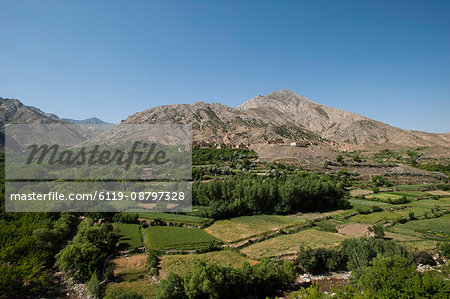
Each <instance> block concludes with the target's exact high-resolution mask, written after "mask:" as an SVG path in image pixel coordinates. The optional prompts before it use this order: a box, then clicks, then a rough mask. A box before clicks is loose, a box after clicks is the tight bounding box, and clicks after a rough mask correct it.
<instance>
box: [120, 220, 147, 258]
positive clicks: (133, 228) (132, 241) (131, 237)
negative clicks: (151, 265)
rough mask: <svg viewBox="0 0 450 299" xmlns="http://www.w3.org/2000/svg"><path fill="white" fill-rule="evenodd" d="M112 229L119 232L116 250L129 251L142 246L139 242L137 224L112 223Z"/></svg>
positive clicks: (140, 241)
mask: <svg viewBox="0 0 450 299" xmlns="http://www.w3.org/2000/svg"><path fill="white" fill-rule="evenodd" d="M114 228H115V229H118V230H119V231H120V239H119V243H118V245H117V248H118V250H121V251H122V250H131V249H134V248H139V247H142V246H144V244H142V240H141V232H140V225H139V224H128V223H119V222H116V223H114Z"/></svg>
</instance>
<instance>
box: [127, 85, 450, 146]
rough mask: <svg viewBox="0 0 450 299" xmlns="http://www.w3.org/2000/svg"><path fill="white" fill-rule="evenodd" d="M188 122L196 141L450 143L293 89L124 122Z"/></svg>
mask: <svg viewBox="0 0 450 299" xmlns="http://www.w3.org/2000/svg"><path fill="white" fill-rule="evenodd" d="M161 122H167V123H171V122H175V123H190V124H192V132H193V137H194V140H205V141H210V142H217V143H220V142H225V143H227V142H232V143H239V142H243V143H246V144H247V143H250V144H253V143H264V142H265V141H266V140H269V139H271V138H275V137H281V138H285V139H288V140H301V139H306V140H310V141H311V140H316V141H319V142H322V143H326V144H331V145H341V146H342V147H346V148H349V149H350V148H352V147H353V148H355V147H357V148H364V147H372V146H376V145H383V146H385V145H390V146H398V147H414V146H430V145H440V146H450V133H447V134H433V133H425V132H418V131H409V130H403V129H400V128H396V127H392V126H389V125H387V124H385V123H382V122H378V121H375V120H372V119H369V118H367V117H364V116H362V115H359V114H356V113H351V112H347V111H344V110H339V109H335V108H330V107H327V106H324V105H321V104H318V103H315V102H313V101H311V100H309V99H307V98H305V97H302V96H300V95H298V94H296V93H294V92H292V91H289V90H281V91H279V92H273V93H271V94H269V95H266V96H261V95H259V96H257V97H255V98H252V99H250V100H249V101H247V102H245V103H243V104H242V105H240V106H238V107H237V108H232V107H228V106H225V105H221V104H218V103H212V104H208V103H203V102H197V103H194V104H191V105H187V104H178V105H167V106H159V107H155V108H152V109H147V110H144V111H142V112H138V113H136V114H134V115H132V116H130V117H128V118H127V119H126V120H124V121H122V123H161Z"/></svg>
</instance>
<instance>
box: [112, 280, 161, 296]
mask: <svg viewBox="0 0 450 299" xmlns="http://www.w3.org/2000/svg"><path fill="white" fill-rule="evenodd" d="M156 288H157V284H156V282H154V281H153V280H150V279H143V280H136V281H123V282H120V283H110V284H108V286H107V287H106V295H105V298H106V299H116V298H138V297H125V296H127V295H129V294H130V293H132V294H136V295H138V296H142V298H155V296H156Z"/></svg>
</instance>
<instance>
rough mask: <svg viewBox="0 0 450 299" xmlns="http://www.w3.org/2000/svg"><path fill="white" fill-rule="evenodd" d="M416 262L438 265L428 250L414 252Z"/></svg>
mask: <svg viewBox="0 0 450 299" xmlns="http://www.w3.org/2000/svg"><path fill="white" fill-rule="evenodd" d="M414 262H415V263H416V264H417V265H418V264H422V265H430V266H436V262H435V261H434V259H433V257H432V256H431V255H430V254H429V253H428V252H426V251H418V252H415V253H414Z"/></svg>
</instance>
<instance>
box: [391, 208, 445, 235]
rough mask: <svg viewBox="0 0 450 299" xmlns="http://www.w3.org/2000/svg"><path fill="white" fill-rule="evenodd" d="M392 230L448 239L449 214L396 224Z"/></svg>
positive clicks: (406, 233) (405, 233)
mask: <svg viewBox="0 0 450 299" xmlns="http://www.w3.org/2000/svg"><path fill="white" fill-rule="evenodd" d="M392 231H393V232H395V233H399V234H404V235H409V236H417V237H423V238H427V239H435V240H446V241H450V214H446V215H443V216H441V217H439V218H432V219H421V220H413V221H410V222H407V223H404V224H398V225H396V226H394V227H393V228H392Z"/></svg>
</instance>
